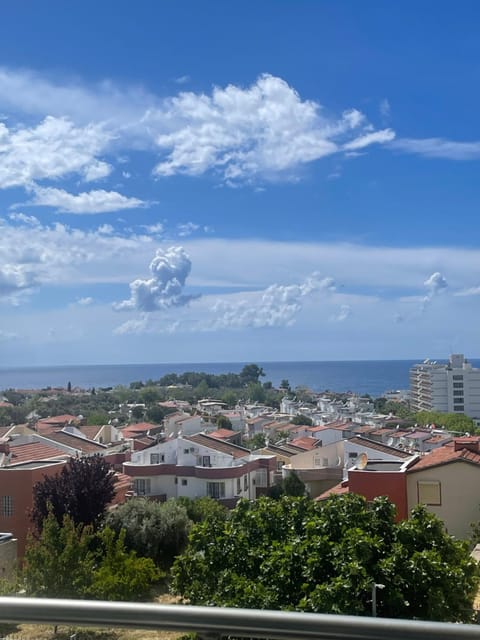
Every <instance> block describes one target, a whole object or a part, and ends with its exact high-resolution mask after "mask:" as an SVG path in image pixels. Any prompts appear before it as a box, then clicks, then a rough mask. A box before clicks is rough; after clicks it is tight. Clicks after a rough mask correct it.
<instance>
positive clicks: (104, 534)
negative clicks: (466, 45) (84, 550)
mask: <svg viewBox="0 0 480 640" xmlns="http://www.w3.org/2000/svg"><path fill="white" fill-rule="evenodd" d="M125 535H126V532H125V530H124V529H123V530H121V531H120V533H119V534H118V535H117V534H116V533H115V532H114V531H113V530H112V529H110V528H109V527H106V528H105V529H103V530H102V531H101V532H99V533H98V534H97V543H99V549H98V552H97V557H99V558H100V560H99V562H98V565H97V567H96V569H95V571H94V572H93V574H92V581H91V584H90V586H89V587H88V589H86V595H88V596H89V597H93V598H95V599H99V600H145V599H147V598H148V596H149V594H150V591H151V588H152V585H153V584H154V583H155V582H157V581H158V580H159V578H160V577H161V573H160V572H159V570H158V569H157V568H156V566H155V563H154V562H153V560H151V559H150V558H144V557H138V556H137V554H136V553H135V551H129V550H127V548H126V545H125Z"/></svg>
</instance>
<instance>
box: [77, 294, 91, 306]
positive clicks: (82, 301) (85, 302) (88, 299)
mask: <svg viewBox="0 0 480 640" xmlns="http://www.w3.org/2000/svg"><path fill="white" fill-rule="evenodd" d="M77 304H79V305H80V306H81V307H88V306H90V305H91V304H93V298H92V297H91V296H88V297H86V298H79V299H78V300H77Z"/></svg>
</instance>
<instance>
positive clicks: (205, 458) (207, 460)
mask: <svg viewBox="0 0 480 640" xmlns="http://www.w3.org/2000/svg"><path fill="white" fill-rule="evenodd" d="M211 466H212V465H211V464H210V456H202V467H211Z"/></svg>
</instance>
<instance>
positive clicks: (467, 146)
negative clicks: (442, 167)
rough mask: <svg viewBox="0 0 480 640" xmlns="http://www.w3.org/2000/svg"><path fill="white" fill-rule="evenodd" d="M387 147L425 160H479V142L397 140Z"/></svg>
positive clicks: (439, 139) (435, 139)
mask: <svg viewBox="0 0 480 640" xmlns="http://www.w3.org/2000/svg"><path fill="white" fill-rule="evenodd" d="M389 146H390V147H391V148H392V149H398V150H399V151H405V152H406V153H415V154H418V155H421V156H425V157H427V158H443V159H448V160H476V159H478V158H480V141H474V142H456V141H454V140H446V139H445V138H423V139H421V138H420V139H415V138H397V139H396V140H395V141H394V142H391V143H390V144H389Z"/></svg>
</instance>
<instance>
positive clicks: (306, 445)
mask: <svg viewBox="0 0 480 640" xmlns="http://www.w3.org/2000/svg"><path fill="white" fill-rule="evenodd" d="M318 442H319V441H318V440H317V439H316V438H311V437H310V436H305V437H304V438H295V440H290V444H293V446H294V447H300V449H305V451H309V450H310V449H315V448H316V446H317V444H318Z"/></svg>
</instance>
